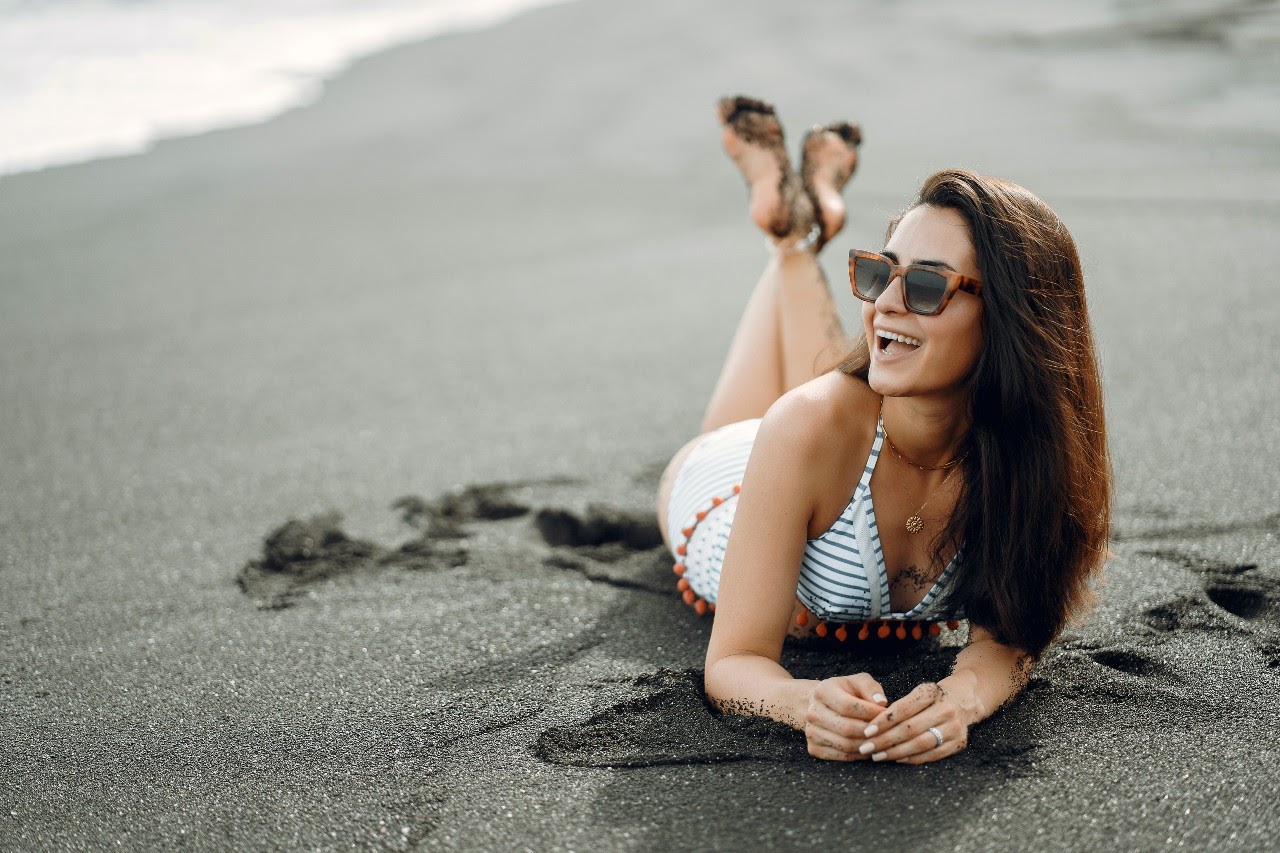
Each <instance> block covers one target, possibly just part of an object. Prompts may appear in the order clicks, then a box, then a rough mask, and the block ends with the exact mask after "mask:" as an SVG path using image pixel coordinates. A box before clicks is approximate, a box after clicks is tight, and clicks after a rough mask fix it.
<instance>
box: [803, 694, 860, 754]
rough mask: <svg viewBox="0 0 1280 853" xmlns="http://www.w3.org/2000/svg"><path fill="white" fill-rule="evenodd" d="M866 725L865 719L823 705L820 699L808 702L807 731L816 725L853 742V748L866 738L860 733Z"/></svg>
mask: <svg viewBox="0 0 1280 853" xmlns="http://www.w3.org/2000/svg"><path fill="white" fill-rule="evenodd" d="M866 725H867V723H866V720H865V719H859V718H854V717H850V716H848V715H845V714H841V713H838V712H837V711H836V710H835V709H833V708H830V707H828V706H826V705H823V704H822V703H821V702H820V701H813V702H810V703H809V709H808V712H807V713H806V714H805V731H808V729H809V727H810V726H816V727H818V728H819V729H822V730H823V731H826V732H830V733H831V734H832V735H835V736H837V737H840V738H843V739H845V740H847V741H849V742H850V743H853V744H854V747H853V748H854V749H855V750H856V749H857V748H858V747H860V746H862V743H863V741H865V740H866V738H865V737H863V735H862V730H863V729H864V728H866Z"/></svg>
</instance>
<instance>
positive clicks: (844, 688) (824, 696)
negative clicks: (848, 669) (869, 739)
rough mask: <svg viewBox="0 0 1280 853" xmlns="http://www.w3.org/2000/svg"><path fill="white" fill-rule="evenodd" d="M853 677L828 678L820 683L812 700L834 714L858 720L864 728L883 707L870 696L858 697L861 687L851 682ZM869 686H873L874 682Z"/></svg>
mask: <svg viewBox="0 0 1280 853" xmlns="http://www.w3.org/2000/svg"><path fill="white" fill-rule="evenodd" d="M854 677H855V676H843V677H840V678H829V679H826V680H825V681H822V682H820V683H819V684H818V687H817V688H816V689H815V690H814V692H813V698H814V700H815V701H816V702H819V703H821V704H823V705H825V706H826V707H828V708H830V709H831V710H832V711H833V712H835V713H836V714H839V715H840V716H844V717H850V718H852V719H856V720H860V721H861V722H862V723H863V725H864V726H865V725H866V722H867V721H868V720H872V719H875V717H876V715H877V714H879V713H880V712H881V711H882V710H884V706H883V705H880V704H876V703H875V702H873V701H872V700H871V697H870V696H862V695H860V694H861V691H862V690H863V687H862V686H859V685H856V684H855V683H854V682H853V681H852V680H851V679H852V678H854ZM871 684H872V685H874V684H875V682H874V680H873V681H872V682H871Z"/></svg>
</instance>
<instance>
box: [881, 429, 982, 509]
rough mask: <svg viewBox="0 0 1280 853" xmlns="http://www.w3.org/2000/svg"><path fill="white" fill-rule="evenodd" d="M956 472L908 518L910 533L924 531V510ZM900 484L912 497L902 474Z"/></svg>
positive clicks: (944, 478) (948, 473)
mask: <svg viewBox="0 0 1280 853" xmlns="http://www.w3.org/2000/svg"><path fill="white" fill-rule="evenodd" d="M888 437H889V436H888V435H887V434H886V435H885V438H888ZM890 446H892V445H890ZM898 458H899V459H901V458H902V457H898ZM961 458H963V457H961ZM902 461H903V462H907V464H910V461H909V460H906V459H903V460H902ZM959 461H960V460H959V459H953V460H952V461H951V462H948V463H947V466H948V467H949V466H951V465H954V464H955V463H956V462H959ZM917 467H918V466H917ZM928 470H937V469H936V468H935V469H928ZM956 470H957V469H955V468H952V469H951V470H950V471H948V472H947V476H945V477H943V478H942V482H941V483H939V484H938V485H937V487H935V488H934V490H933V491H932V492H930V493H929V496H928V497H927V498H925V499H924V503H922V504H920V508H919V509H917V510H916V511H915V512H913V513H911V515H909V516H908V517H907V532H908V533H919V532H920V531H921V530H924V519H922V518H921V517H920V513H922V512H924V508H925V507H927V506H928V505H929V501H931V500H933V496H934V495H936V494H937V493H938V492H939V491H941V489H942V487H943V486H945V485H946V484H947V481H948V480H950V479H951V475H952V474H954V473H955V472H956ZM898 482H899V483H901V484H902V490H903V491H904V492H906V493H907V497H911V490H910V489H909V488H907V481H906V480H904V479H902V475H901V474H898Z"/></svg>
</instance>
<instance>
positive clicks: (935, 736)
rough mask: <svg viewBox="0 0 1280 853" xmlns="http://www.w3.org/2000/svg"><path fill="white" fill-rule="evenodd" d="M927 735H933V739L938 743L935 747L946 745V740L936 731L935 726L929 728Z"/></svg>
mask: <svg viewBox="0 0 1280 853" xmlns="http://www.w3.org/2000/svg"><path fill="white" fill-rule="evenodd" d="M929 734H931V735H933V739H934V740H936V741H937V742H938V743H937V744H936V745H935V746H942V745H943V744H944V743H946V738H944V737H943V736H942V732H940V731H939V730H938V727H937V726H929Z"/></svg>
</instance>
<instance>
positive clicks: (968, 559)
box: [837, 169, 1111, 657]
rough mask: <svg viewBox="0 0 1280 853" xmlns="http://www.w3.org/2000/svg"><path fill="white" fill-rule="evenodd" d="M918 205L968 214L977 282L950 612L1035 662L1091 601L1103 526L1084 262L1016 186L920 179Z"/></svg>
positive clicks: (949, 176) (949, 177)
mask: <svg viewBox="0 0 1280 853" xmlns="http://www.w3.org/2000/svg"><path fill="white" fill-rule="evenodd" d="M922 204H927V205H932V206H934V207H942V208H950V209H951V210H954V211H956V212H957V213H959V214H960V215H961V216H963V217H964V219H965V220H966V221H967V222H968V224H969V235H970V238H971V239H972V240H973V246H974V249H975V250H976V252H977V256H978V269H979V272H980V274H981V277H982V297H981V298H982V301H983V311H982V317H983V344H982V353H981V355H980V356H979V358H978V361H977V364H976V365H975V367H974V370H973V374H972V375H971V376H970V378H969V405H970V418H971V426H970V429H969V433H968V436H967V437H966V439H965V442H964V447H963V448H962V450H961V452H964V453H967V454H968V457H967V461H966V462H965V463H964V465H963V481H962V485H961V489H960V494H959V497H958V499H957V501H956V508H955V511H954V513H953V514H952V516H951V520H950V522H949V523H948V525H947V527H946V528H945V529H944V530H943V531H942V533H941V534H940V535H939V537H938V540H937V543H936V547H937V554H938V559H939V560H940V559H941V557H942V552H943V551H944V550H946V549H947V546H948V545H952V546H957V545H958V546H960V547H961V551H960V571H959V572H958V579H957V582H956V585H955V586H954V587H953V588H952V591H951V593H950V594H949V598H948V605H949V606H951V607H953V608H958V607H963V608H964V611H965V615H966V616H967V617H968V618H969V620H970V621H971V622H972V623H973V624H976V625H980V626H982V627H984V628H987V629H988V630H991V631H992V632H993V633H994V634H995V635H996V637H997V638H999V639H1000V640H1001V641H1003V642H1007V643H1010V644H1012V645H1015V646H1018V647H1020V648H1022V649H1025V650H1026V651H1027V652H1029V653H1030V654H1031V655H1033V656H1037V657H1038V656H1039V655H1040V654H1041V653H1042V652H1043V651H1044V649H1045V647H1046V646H1047V645H1048V644H1049V643H1050V642H1052V641H1053V639H1054V638H1055V637H1056V636H1057V635H1058V634H1059V632H1061V630H1062V628H1063V627H1064V626H1065V625H1066V623H1067V621H1068V620H1069V619H1070V618H1071V617H1072V616H1073V615H1075V614H1077V613H1079V612H1080V611H1082V610H1083V609H1084V608H1085V607H1086V606H1087V605H1088V604H1089V603H1090V602H1091V600H1092V593H1091V589H1090V584H1089V581H1090V578H1091V577H1092V576H1093V575H1094V574H1095V573H1096V572H1097V571H1099V570H1100V569H1101V567H1102V563H1103V561H1104V559H1105V557H1106V544H1107V535H1108V531H1109V528H1110V522H1111V463H1110V459H1109V457H1108V455H1107V436H1106V425H1105V422H1104V417H1103V411H1102V384H1101V380H1100V379H1099V375H1098V363H1097V358H1096V356H1095V354H1094V346H1093V333H1092V332H1091V331H1090V328H1089V315H1088V311H1087V309H1086V306H1085V297H1084V274H1083V272H1082V271H1081V268H1080V257H1079V254H1078V253H1077V251H1076V245H1075V241H1074V240H1072V238H1071V235H1070V233H1068V231H1067V228H1066V226H1065V225H1063V224H1062V221H1061V220H1060V219H1059V218H1058V216H1057V214H1055V213H1054V212H1053V211H1052V210H1050V209H1049V207H1048V205H1046V204H1045V203H1044V202H1042V201H1041V200H1040V199H1038V198H1036V197H1035V196H1034V195H1032V194H1031V193H1030V192H1028V191H1027V190H1025V189H1023V188H1022V187H1020V186H1018V185H1017V184H1013V183H1010V182H1008V181H1001V180H998V179H995V178H988V177H984V176H982V175H977V174H974V173H973V172H969V171H965V170H963V169H947V170H945V171H942V172H938V173H937V174H935V175H933V176H932V177H930V178H929V179H928V180H926V181H925V183H924V186H923V187H921V188H920V196H919V198H918V199H917V200H916V203H915V205H913V206H919V205H922ZM900 218H901V217H899V219H900ZM897 221H898V220H894V222H893V223H891V224H890V226H889V232H890V234H892V232H893V229H894V227H895V226H896V225H897ZM867 347H868V344H867V341H865V340H861V341H858V342H857V343H856V344H855V346H854V348H853V349H852V351H850V352H849V353H848V355H847V356H846V357H845V358H844V359H843V360H842V361H841V362H840V364H839V365H838V366H837V369H839V370H842V371H844V372H845V373H848V374H850V375H853V376H858V377H860V378H862V379H864V380H865V379H866V378H867V367H868V363H869V360H870V357H869V353H868V348H867Z"/></svg>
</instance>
